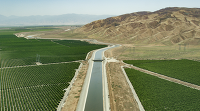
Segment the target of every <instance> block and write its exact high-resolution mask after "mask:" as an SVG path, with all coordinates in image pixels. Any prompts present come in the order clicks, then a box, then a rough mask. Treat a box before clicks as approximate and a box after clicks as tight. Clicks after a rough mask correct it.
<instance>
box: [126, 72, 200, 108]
mask: <svg viewBox="0 0 200 111" xmlns="http://www.w3.org/2000/svg"><path fill="white" fill-rule="evenodd" d="M125 71H126V73H127V76H128V77H129V80H130V81H131V83H132V85H133V87H134V89H135V91H136V93H137V95H138V97H139V99H140V101H141V103H142V105H143V107H144V109H145V110H146V111H155V110H158V111H164V110H166V111H198V110H199V109H200V105H199V104H200V99H199V98H200V92H199V90H196V89H191V88H188V87H186V86H183V85H180V84H176V83H173V82H169V81H167V80H163V79H160V78H158V77H155V76H152V75H148V74H145V73H143V72H140V71H137V70H134V69H128V68H126V69H125Z"/></svg>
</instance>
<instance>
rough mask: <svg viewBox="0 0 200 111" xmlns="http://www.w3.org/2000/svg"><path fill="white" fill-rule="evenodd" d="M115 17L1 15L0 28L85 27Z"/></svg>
mask: <svg viewBox="0 0 200 111" xmlns="http://www.w3.org/2000/svg"><path fill="white" fill-rule="evenodd" d="M112 16H114V15H86V14H64V15H54V16H52V15H45V16H39V15H38V16H9V17H6V16H3V15H0V26H28V25H84V24H87V23H90V22H92V21H95V20H99V19H105V18H108V17H112Z"/></svg>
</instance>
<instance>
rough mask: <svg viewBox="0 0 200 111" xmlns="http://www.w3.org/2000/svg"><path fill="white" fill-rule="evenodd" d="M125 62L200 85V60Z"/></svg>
mask: <svg viewBox="0 0 200 111" xmlns="http://www.w3.org/2000/svg"><path fill="white" fill-rule="evenodd" d="M124 62H125V63H128V64H133V65H134V66H137V67H140V68H143V69H146V70H149V71H152V72H156V73H159V74H162V75H166V76H168V77H172V78H176V79H179V80H182V81H185V82H189V83H192V84H196V85H200V79H199V78H200V69H199V66H200V62H198V61H193V60H187V59H182V60H125V61H124Z"/></svg>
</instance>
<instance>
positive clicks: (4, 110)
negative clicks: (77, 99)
mask: <svg viewBox="0 0 200 111" xmlns="http://www.w3.org/2000/svg"><path fill="white" fill-rule="evenodd" d="M79 64H80V63H66V64H55V65H45V66H33V67H23V68H12V69H1V92H0V93H1V111H10V110H30V109H33V110H42V111H44V110H46V111H50V110H55V109H56V108H57V106H58V104H59V101H60V100H61V99H62V97H63V94H64V89H65V88H67V87H68V85H69V83H68V82H70V81H71V79H72V78H73V76H74V73H75V69H76V68H77V67H78V66H79Z"/></svg>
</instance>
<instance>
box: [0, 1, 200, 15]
mask: <svg viewBox="0 0 200 111" xmlns="http://www.w3.org/2000/svg"><path fill="white" fill-rule="evenodd" d="M166 7H189V8H200V0H0V15H5V16H10V15H16V16H30V15H61V14H69V13H76V14H95V15H103V14H108V15H122V14H126V13H132V12H137V11H156V10H159V9H162V8H166Z"/></svg>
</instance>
